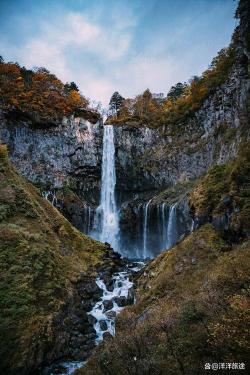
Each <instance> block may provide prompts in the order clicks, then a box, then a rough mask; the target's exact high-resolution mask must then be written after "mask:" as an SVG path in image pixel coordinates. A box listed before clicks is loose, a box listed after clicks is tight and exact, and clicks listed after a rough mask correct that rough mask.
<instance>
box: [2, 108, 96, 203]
mask: <svg viewBox="0 0 250 375" xmlns="http://www.w3.org/2000/svg"><path fill="white" fill-rule="evenodd" d="M102 132H103V127H102V122H101V121H98V122H97V123H95V124H92V123H90V122H89V121H88V120H84V119H83V118H74V117H73V116H72V117H70V118H64V119H63V121H62V122H61V123H60V124H59V125H58V126H56V127H50V128H46V129H41V128H40V129H39V128H32V126H30V124H28V123H27V122H22V121H21V122H20V121H13V120H12V121H11V120H8V121H7V120H6V119H5V118H4V115H3V114H2V115H1V138H2V140H3V142H4V143H6V144H7V145H8V148H9V153H10V158H11V161H12V162H13V163H14V165H15V166H16V168H17V169H18V171H19V172H20V173H21V174H22V175H23V176H25V177H27V178H28V179H29V180H30V181H31V182H33V183H35V184H36V185H39V186H40V187H41V188H42V189H44V190H51V189H60V188H63V187H66V186H68V187H71V188H73V189H74V190H76V191H77V192H78V194H79V195H80V196H81V197H82V199H87V200H89V201H94V202H96V201H97V199H98V196H99V195H98V193H99V189H100V175H101V157H102V154H101V149H102Z"/></svg>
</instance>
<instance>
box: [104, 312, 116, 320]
mask: <svg viewBox="0 0 250 375" xmlns="http://www.w3.org/2000/svg"><path fill="white" fill-rule="evenodd" d="M106 316H107V317H108V318H109V319H114V318H115V317H116V312H115V311H107V313H106Z"/></svg>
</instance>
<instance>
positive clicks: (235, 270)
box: [77, 145, 250, 375]
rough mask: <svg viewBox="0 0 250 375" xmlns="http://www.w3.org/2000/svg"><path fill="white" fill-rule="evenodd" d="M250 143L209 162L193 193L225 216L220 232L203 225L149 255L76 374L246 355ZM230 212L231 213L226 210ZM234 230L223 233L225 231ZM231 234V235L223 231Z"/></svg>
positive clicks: (183, 366) (180, 369)
mask: <svg viewBox="0 0 250 375" xmlns="http://www.w3.org/2000/svg"><path fill="white" fill-rule="evenodd" d="M249 155H250V153H249V148H248V147H247V146H246V145H245V146H244V147H243V150H242V151H241V153H240V155H239V158H238V159H237V160H235V161H234V162H231V163H230V164H227V165H225V166H221V167H214V168H213V169H211V170H210V171H209V172H208V174H207V175H206V176H205V177H204V178H203V179H201V180H200V182H199V183H198V185H197V186H196V187H195V189H194V191H193V193H192V195H191V204H192V205H193V209H194V212H195V214H197V215H198V216H199V215H202V214H204V213H206V220H207V221H212V217H214V216H217V215H223V214H224V213H225V212H226V211H227V209H228V206H226V207H225V206H223V202H224V203H225V198H227V199H226V202H228V201H230V204H231V209H232V210H233V211H232V212H231V221H230V225H229V228H228V229H227V230H225V231H216V230H215V229H214V227H213V226H212V224H210V223H208V222H207V223H206V224H204V225H203V226H201V227H200V228H199V229H198V230H196V231H195V232H194V233H192V234H191V235H189V236H188V237H186V238H185V239H184V240H183V241H182V242H180V243H179V244H177V245H176V246H174V247H173V248H172V249H171V250H170V251H168V252H165V253H163V254H161V255H160V256H158V257H157V258H156V259H155V260H153V261H152V262H151V263H150V264H149V266H148V267H147V269H146V270H145V271H144V272H143V274H142V275H141V276H140V277H139V279H138V289H137V303H136V305H134V306H132V307H130V308H126V309H125V311H124V312H122V313H121V315H120V316H119V318H118V321H117V331H116V337H115V338H114V339H109V340H106V341H105V342H104V343H103V344H102V345H101V346H100V347H99V348H97V350H96V352H95V353H94V355H93V356H92V357H91V359H90V360H89V362H88V364H87V365H86V367H85V368H83V369H81V370H79V371H78V372H77V374H84V375H85V374H86V375H101V374H102V375H106V374H107V375H116V374H117V373H119V374H121V375H125V374H126V375H127V374H129V375H135V374H136V375H141V374H143V375H144V374H154V375H158V374H159V375H160V374H162V375H163V374H168V375H172V374H173V375H177V374H190V375H195V374H204V373H205V369H204V366H205V363H214V362H216V363H228V362H229V363H242V362H243V363H245V364H246V362H247V358H248V357H249V336H248V333H249V330H250V315H249V312H250V299H249V281H250V277H249V268H250V242H249V239H248V236H249V229H250V226H249V203H250V201H249V197H250V190H249V165H250V163H249ZM229 212H230V211H229ZM232 231H233V233H234V235H233V236H232V235H228V234H230V232H232ZM227 232H229V233H227Z"/></svg>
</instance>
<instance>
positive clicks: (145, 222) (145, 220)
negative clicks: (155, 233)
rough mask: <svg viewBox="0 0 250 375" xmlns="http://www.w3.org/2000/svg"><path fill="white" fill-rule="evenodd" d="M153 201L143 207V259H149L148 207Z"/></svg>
mask: <svg viewBox="0 0 250 375" xmlns="http://www.w3.org/2000/svg"><path fill="white" fill-rule="evenodd" d="M151 200H152V199H150V200H149V201H148V202H147V203H146V204H145V205H144V206H143V255H142V257H143V258H144V259H145V258H148V257H149V253H148V248H147V239H148V238H147V237H148V231H147V229H148V207H149V205H150V202H151Z"/></svg>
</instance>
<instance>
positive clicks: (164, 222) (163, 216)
mask: <svg viewBox="0 0 250 375" xmlns="http://www.w3.org/2000/svg"><path fill="white" fill-rule="evenodd" d="M161 225H162V227H161V231H162V242H161V248H162V249H165V248H166V243H167V217H166V203H162V205H161Z"/></svg>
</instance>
